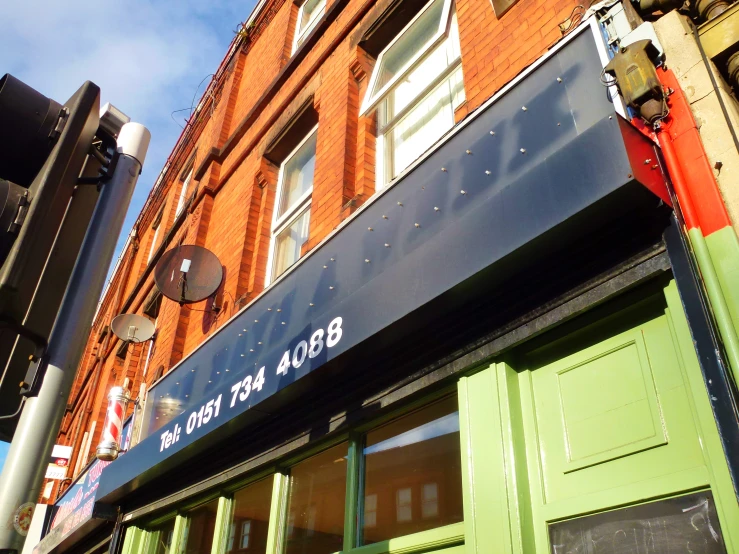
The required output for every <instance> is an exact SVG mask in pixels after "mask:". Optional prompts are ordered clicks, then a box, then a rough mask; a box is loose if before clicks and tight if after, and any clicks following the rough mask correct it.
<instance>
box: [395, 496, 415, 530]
mask: <svg viewBox="0 0 739 554" xmlns="http://www.w3.org/2000/svg"><path fill="white" fill-rule="evenodd" d="M412 498H413V493H412V492H411V489H399V490H398V491H397V498H396V506H397V513H398V523H403V522H405V521H411V520H412V519H413V507H412V506H411V499H412Z"/></svg>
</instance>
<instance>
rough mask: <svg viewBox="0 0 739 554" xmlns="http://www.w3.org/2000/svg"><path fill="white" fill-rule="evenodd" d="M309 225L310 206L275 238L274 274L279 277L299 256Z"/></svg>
mask: <svg viewBox="0 0 739 554" xmlns="http://www.w3.org/2000/svg"><path fill="white" fill-rule="evenodd" d="M309 227H310V206H308V209H306V210H305V211H304V212H303V213H302V214H300V216H299V217H298V218H297V219H295V221H293V222H292V223H291V224H290V225H288V226H287V227H286V228H285V229H284V230H283V231H282V232H281V233H280V234H279V235H277V237H276V238H275V261H274V275H273V276H272V278H273V279H274V278H276V277H279V276H280V275H281V274H282V272H283V271H285V270H286V269H287V268H288V267H290V266H291V265H293V264H294V263H295V262H296V261H297V260H298V258H300V249H301V248H302V246H303V245H304V244H305V242H306V241H307V240H308V230H309Z"/></svg>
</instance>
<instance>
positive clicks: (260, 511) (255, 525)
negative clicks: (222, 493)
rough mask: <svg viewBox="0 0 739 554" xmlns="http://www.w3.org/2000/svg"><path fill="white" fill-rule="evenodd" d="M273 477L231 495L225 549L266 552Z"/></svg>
mask: <svg viewBox="0 0 739 554" xmlns="http://www.w3.org/2000/svg"><path fill="white" fill-rule="evenodd" d="M271 502H272V479H263V480H261V481H257V482H256V483H253V484H251V485H249V486H248V487H246V488H243V489H241V490H239V491H237V492H236V493H234V496H233V502H232V512H231V520H230V522H229V532H228V543H227V544H226V552H227V553H234V554H262V553H264V552H266V551H267V529H268V527H269V509H270V503H271Z"/></svg>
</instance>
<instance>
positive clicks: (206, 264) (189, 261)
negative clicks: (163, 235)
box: [154, 244, 223, 304]
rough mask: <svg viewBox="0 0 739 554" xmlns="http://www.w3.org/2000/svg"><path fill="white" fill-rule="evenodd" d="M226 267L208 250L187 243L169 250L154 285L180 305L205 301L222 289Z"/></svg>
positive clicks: (159, 263)
mask: <svg viewBox="0 0 739 554" xmlns="http://www.w3.org/2000/svg"><path fill="white" fill-rule="evenodd" d="M222 280H223V266H222V265H221V261H220V260H219V259H218V257H217V256H216V255H215V254H213V252H211V251H210V250H208V249H207V248H203V247H202V246H195V245H194V244H186V245H184V246H177V247H176V248H173V249H172V250H167V251H166V252H165V253H164V254H162V257H161V258H160V259H159V262H157V266H156V268H154V282H155V283H156V285H157V288H158V289H159V290H160V291H162V294H163V295H164V296H166V297H167V298H169V299H171V300H174V301H175V302H179V303H180V304H192V303H193V302H200V301H201V300H205V299H206V298H208V297H209V296H210V295H211V294H213V293H214V292H215V291H217V290H218V287H220V286H221V281H222Z"/></svg>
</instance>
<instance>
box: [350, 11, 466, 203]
mask: <svg viewBox="0 0 739 554" xmlns="http://www.w3.org/2000/svg"><path fill="white" fill-rule="evenodd" d="M463 101H464V83H463V80H462V59H461V52H460V47H459V30H458V27H457V16H456V12H455V11H454V7H453V5H452V0H431V2H429V3H428V4H426V6H424V8H423V9H422V10H421V11H420V12H419V13H418V15H416V16H415V17H414V18H413V19H412V20H411V21H410V23H408V25H406V26H405V28H404V29H403V30H402V31H401V32H400V33H399V34H398V35H397V36H396V37H395V38H394V39H393V40H392V41H391V42H390V44H388V45H387V46H386V47H385V49H384V50H383V51H382V52H380V55H379V56H378V57H377V63H376V64H375V68H374V70H373V72H372V76H371V77H370V81H369V85H368V88H367V94H366V95H365V98H364V101H363V103H362V108H361V114H362V115H367V114H369V113H371V112H372V111H373V110H377V124H378V145H377V153H378V155H377V165H378V168H377V169H378V171H377V176H378V188H379V187H382V186H384V185H385V184H386V183H387V182H389V181H391V180H392V179H394V178H395V177H396V176H397V175H398V174H399V173H400V172H401V171H403V170H404V169H405V168H406V167H408V166H409V165H410V164H411V163H412V162H413V161H414V160H415V159H416V158H418V157H419V156H420V155H421V154H423V152H425V151H426V150H427V149H428V148H429V147H430V146H431V145H432V144H434V143H435V142H436V141H437V140H438V139H439V138H441V136H442V135H443V134H444V133H446V132H447V131H448V130H449V129H451V128H452V127H453V126H454V110H455V108H457V107H458V106H459V105H460V104H461V103H462V102H463Z"/></svg>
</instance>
